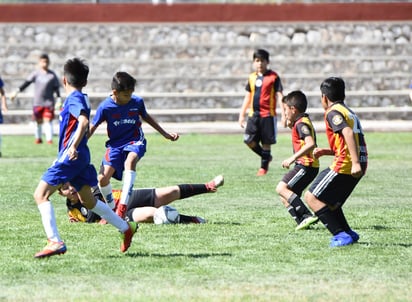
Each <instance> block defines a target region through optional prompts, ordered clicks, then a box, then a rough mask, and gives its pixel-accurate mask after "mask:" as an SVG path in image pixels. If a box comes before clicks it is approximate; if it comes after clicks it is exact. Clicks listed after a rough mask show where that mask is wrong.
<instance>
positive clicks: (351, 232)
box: [346, 230, 359, 242]
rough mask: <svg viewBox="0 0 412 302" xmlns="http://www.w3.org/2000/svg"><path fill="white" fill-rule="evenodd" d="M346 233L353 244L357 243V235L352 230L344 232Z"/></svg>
mask: <svg viewBox="0 0 412 302" xmlns="http://www.w3.org/2000/svg"><path fill="white" fill-rule="evenodd" d="M346 233H347V234H349V236H351V237H352V240H353V242H358V240H359V234H358V233H356V232H355V231H353V230H349V231H346Z"/></svg>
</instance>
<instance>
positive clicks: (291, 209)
mask: <svg viewBox="0 0 412 302" xmlns="http://www.w3.org/2000/svg"><path fill="white" fill-rule="evenodd" d="M287 210H288V212H289V214H290V216H292V218H293V219H295V221H296V223H297V224H299V223H300V222H301V221H302V220H301V219H300V218H299V217H298V215H297V214H296V211H295V208H294V207H292V206H288V207H287Z"/></svg>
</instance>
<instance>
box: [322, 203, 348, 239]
mask: <svg viewBox="0 0 412 302" xmlns="http://www.w3.org/2000/svg"><path fill="white" fill-rule="evenodd" d="M315 215H316V216H318V217H319V220H320V221H322V223H323V224H324V225H325V227H326V228H327V229H328V230H329V232H331V233H332V234H333V235H336V234H337V233H340V232H342V231H343V227H342V225H341V224H340V221H339V219H338V216H337V215H336V213H335V211H331V210H330V209H329V208H328V207H327V206H326V207H323V208H322V209H320V210H319V211H317V212H315Z"/></svg>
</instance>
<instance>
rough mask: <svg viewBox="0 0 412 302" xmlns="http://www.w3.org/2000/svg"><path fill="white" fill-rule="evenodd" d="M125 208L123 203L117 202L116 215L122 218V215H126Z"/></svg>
mask: <svg viewBox="0 0 412 302" xmlns="http://www.w3.org/2000/svg"><path fill="white" fill-rule="evenodd" d="M126 210H127V206H126V205H125V204H119V205H118V206H117V209H116V214H117V216H119V217H120V218H122V219H124V217H125V216H126Z"/></svg>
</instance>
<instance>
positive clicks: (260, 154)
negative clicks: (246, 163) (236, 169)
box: [248, 143, 263, 157]
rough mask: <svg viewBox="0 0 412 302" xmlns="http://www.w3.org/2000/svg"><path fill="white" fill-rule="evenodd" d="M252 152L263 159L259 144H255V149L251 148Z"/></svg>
mask: <svg viewBox="0 0 412 302" xmlns="http://www.w3.org/2000/svg"><path fill="white" fill-rule="evenodd" d="M248 147H249V148H250V150H252V151H253V152H255V153H256V154H257V155H259V157H262V151H263V149H262V147H261V146H260V145H259V144H257V143H256V144H255V145H254V146H253V147H251V146H249V145H248Z"/></svg>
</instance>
